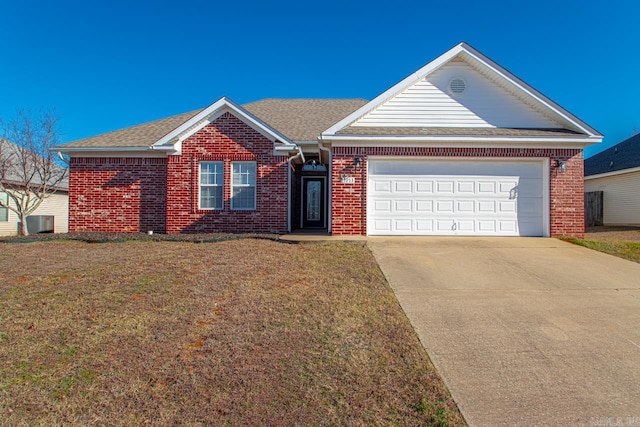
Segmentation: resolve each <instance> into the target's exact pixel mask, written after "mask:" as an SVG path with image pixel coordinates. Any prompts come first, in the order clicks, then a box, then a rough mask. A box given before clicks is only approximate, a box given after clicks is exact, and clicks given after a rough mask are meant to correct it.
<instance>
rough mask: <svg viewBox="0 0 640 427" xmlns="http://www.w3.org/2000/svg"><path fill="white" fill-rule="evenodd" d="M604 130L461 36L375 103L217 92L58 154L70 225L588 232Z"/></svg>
mask: <svg viewBox="0 0 640 427" xmlns="http://www.w3.org/2000/svg"><path fill="white" fill-rule="evenodd" d="M601 140H602V136H601V135H600V134H599V133H598V132H596V131H595V130H594V129H592V128H591V127H589V126H588V125H587V124H585V123H584V122H582V121H581V120H579V119H578V118H577V117H575V116H573V115H572V114H571V113H569V112H568V111H566V110H564V109H563V108H562V107H560V106H558V105H557V104H556V103H554V102H553V101H551V100H550V99H548V98H546V97H545V96H544V95H542V94H541V93H539V92H537V91H536V90H535V89H533V88H532V87H530V86H528V85H527V84H526V83H524V82H523V81H521V80H519V79H518V78H517V77H515V76H514V75H512V74H511V73H510V72H508V71H507V70H505V69H504V68H502V67H500V66H499V65H497V64H496V63H495V62H493V61H491V60H490V59H488V58H487V57H485V56H484V55H482V54H481V53H479V52H478V51H477V50H475V49H473V48H472V47H470V46H468V45H467V44H464V43H461V44H459V45H458V46H456V47H454V48H453V49H451V50H449V51H448V52H446V53H444V54H443V55H441V56H440V57H438V58H437V59H435V60H434V61H432V62H431V63H429V64H427V65H426V66H424V67H423V68H421V69H420V70H418V71H417V72H415V73H413V74H411V75H410V76H409V77H407V78H406V79H404V80H402V81H401V82H400V83H398V84H396V85H395V86H393V87H392V88H390V89H388V90H387V91H385V92H384V93H382V94H381V95H380V96H378V97H376V98H375V99H374V100H372V101H370V102H367V101H365V100H360V99H337V100H334V99H266V100H262V101H257V102H252V103H249V104H245V105H242V106H240V105H237V104H235V103H234V102H232V101H231V100H229V99H227V98H222V99H220V100H218V101H216V102H215V103H213V104H212V105H210V106H209V107H207V108H205V109H203V110H199V111H192V112H190V113H185V114H181V115H178V116H173V117H169V118H166V119H162V120H158V121H155V122H151V123H146V124H142V125H139V126H134V127H131V128H127V129H123V130H119V131H115V132H111V133H107V134H103V135H98V136H96V137H92V138H88V139H83V140H80V141H75V142H71V143H69V144H65V145H63V146H61V147H60V151H62V152H64V153H66V154H68V155H69V156H70V157H71V162H70V218H69V220H70V230H71V231H89V230H92V231H93V230H95V231H113V232H118V231H119V232H123V231H124V232H145V231H149V230H154V231H158V232H166V233H187V232H216V231H224V232H276V233H286V232H289V231H292V230H297V229H307V228H308V229H322V230H327V231H328V232H330V233H333V234H337V235H354V234H355V235H360V234H362V235H367V234H368V235H488V236H494V235H496V236H498V235H499V236H517V235H522V236H559V235H572V236H582V235H583V233H584V206H583V200H584V195H583V192H584V191H583V190H584V183H583V160H582V150H583V148H584V147H585V146H587V145H590V144H593V143H597V142H600V141H601Z"/></svg>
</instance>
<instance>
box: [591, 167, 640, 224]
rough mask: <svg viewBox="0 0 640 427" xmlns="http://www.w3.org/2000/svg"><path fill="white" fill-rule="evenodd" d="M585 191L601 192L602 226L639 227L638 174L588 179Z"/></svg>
mask: <svg viewBox="0 0 640 427" xmlns="http://www.w3.org/2000/svg"><path fill="white" fill-rule="evenodd" d="M584 189H585V191H587V192H589V191H602V192H603V205H604V206H603V207H604V218H603V222H604V225H640V172H634V173H625V174H621V175H614V176H607V177H603V178H596V179H588V180H586V181H585V183H584Z"/></svg>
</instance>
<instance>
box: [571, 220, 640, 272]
mask: <svg viewBox="0 0 640 427" xmlns="http://www.w3.org/2000/svg"><path fill="white" fill-rule="evenodd" d="M563 240H566V241H568V242H571V243H575V244H577V245H580V246H584V247H587V248H589V249H594V250H596V251H600V252H604V253H607V254H609V255H614V256H617V257H620V258H624V259H628V260H630V261H634V262H638V263H640V228H638V227H590V228H588V229H587V233H586V235H585V238H584V239H575V238H564V239H563Z"/></svg>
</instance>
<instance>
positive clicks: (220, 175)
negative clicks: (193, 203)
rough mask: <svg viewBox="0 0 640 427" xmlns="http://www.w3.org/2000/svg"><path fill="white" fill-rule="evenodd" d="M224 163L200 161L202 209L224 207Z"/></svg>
mask: <svg viewBox="0 0 640 427" xmlns="http://www.w3.org/2000/svg"><path fill="white" fill-rule="evenodd" d="M223 170H224V164H223V163H222V162H200V209H222V199H223V196H222V195H223V191H222V189H223V188H224V187H223V186H224V172H223Z"/></svg>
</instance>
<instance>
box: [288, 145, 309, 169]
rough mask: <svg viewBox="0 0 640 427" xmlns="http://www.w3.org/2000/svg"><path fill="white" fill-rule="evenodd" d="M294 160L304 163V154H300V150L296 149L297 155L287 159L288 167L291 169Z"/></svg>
mask: <svg viewBox="0 0 640 427" xmlns="http://www.w3.org/2000/svg"><path fill="white" fill-rule="evenodd" d="M295 159H302V163H306V160H305V158H304V154H302V148H300V147H298V154H296V155H295V156H293V157H289V165H291V167H293V161H294V160H295Z"/></svg>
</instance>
